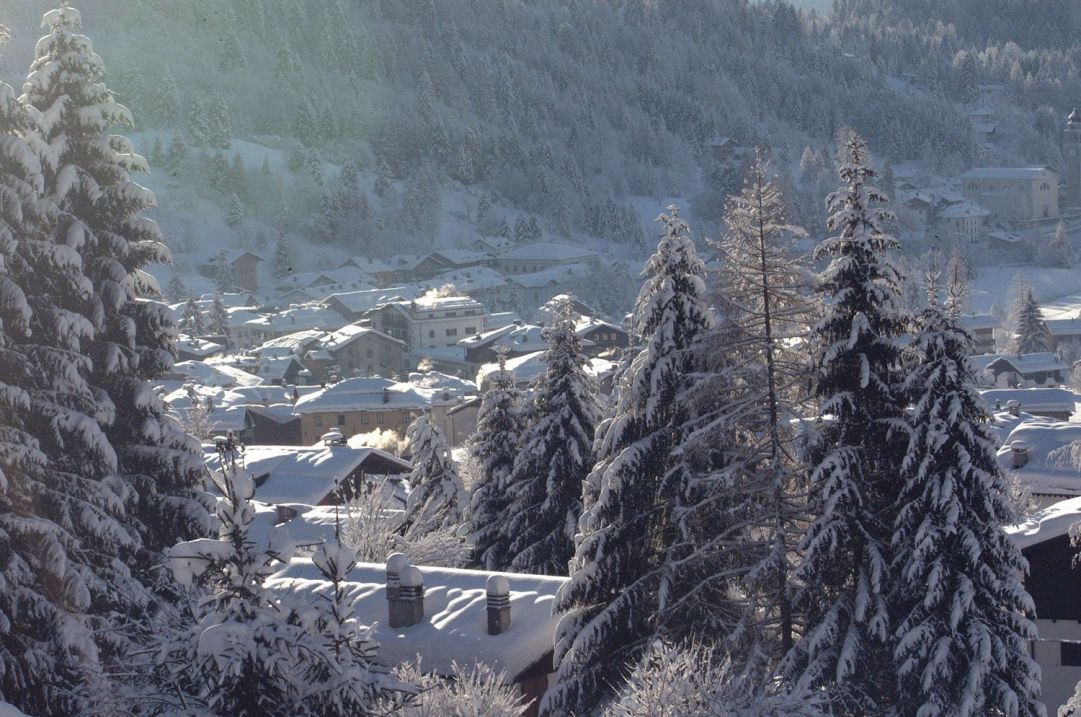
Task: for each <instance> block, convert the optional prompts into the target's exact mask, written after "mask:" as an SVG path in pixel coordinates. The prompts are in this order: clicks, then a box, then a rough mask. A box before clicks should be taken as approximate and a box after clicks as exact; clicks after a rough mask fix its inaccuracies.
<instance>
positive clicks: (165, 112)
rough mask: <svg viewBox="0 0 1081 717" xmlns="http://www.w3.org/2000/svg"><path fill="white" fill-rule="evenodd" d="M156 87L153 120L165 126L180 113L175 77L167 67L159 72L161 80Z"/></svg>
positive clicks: (178, 92) (178, 91) (178, 93)
mask: <svg viewBox="0 0 1081 717" xmlns="http://www.w3.org/2000/svg"><path fill="white" fill-rule="evenodd" d="M156 89H157V92H156V93H155V96H154V107H153V112H154V120H155V121H156V122H157V124H158V126H166V125H168V124H170V123H172V122H174V121H176V117H177V115H178V114H180V90H179V89H177V86H176V78H174V77H173V73H172V72H171V71H170V70H169V68H165V71H164V72H162V73H161V81H160V82H159V83H158V86H157V88H156ZM174 141H175V138H174Z"/></svg>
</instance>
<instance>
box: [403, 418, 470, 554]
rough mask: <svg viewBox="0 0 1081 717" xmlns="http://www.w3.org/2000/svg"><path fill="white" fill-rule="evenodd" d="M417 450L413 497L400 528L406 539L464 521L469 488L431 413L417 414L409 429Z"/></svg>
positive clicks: (411, 483)
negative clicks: (466, 495)
mask: <svg viewBox="0 0 1081 717" xmlns="http://www.w3.org/2000/svg"><path fill="white" fill-rule="evenodd" d="M405 435H406V437H407V438H408V439H409V446H410V451H412V454H413V472H412V473H410V474H409V486H410V488H411V490H410V491H409V499H408V501H407V503H406V506H405V516H404V517H403V519H402V523H401V526H400V527H399V528H398V532H399V533H401V534H402V535H403V536H404V537H405V538H406V540H416V539H417V538H420V537H423V536H424V535H427V534H428V533H432V532H435V531H437V530H443V529H446V528H452V527H453V526H456V525H458V524H459V523H461V522H462V513H463V511H464V509H465V501H466V498H465V488H464V486H463V485H462V479H461V477H460V476H459V475H458V466H457V465H456V464H455V463H454V459H453V458H451V457H450V447H449V446H447V439H446V438H445V437H444V436H443V431H442V430H440V428H439V426H437V425H435V424H434V423H432V419H431V417H430V416H428V415H426V414H421V415H420V416H417V417H416V418H415V419H414V420H413V422H412V423H410V424H409V427H408V428H407V429H406V432H405Z"/></svg>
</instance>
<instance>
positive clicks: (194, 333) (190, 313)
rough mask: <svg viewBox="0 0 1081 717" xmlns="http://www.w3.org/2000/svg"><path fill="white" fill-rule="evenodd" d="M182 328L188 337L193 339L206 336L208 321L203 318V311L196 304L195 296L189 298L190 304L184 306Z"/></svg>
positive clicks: (181, 320)
mask: <svg viewBox="0 0 1081 717" xmlns="http://www.w3.org/2000/svg"><path fill="white" fill-rule="evenodd" d="M180 328H182V329H184V331H185V332H187V334H188V336H191V337H192V338H198V337H200V336H204V335H206V321H205V319H204V318H203V311H202V309H200V308H199V305H198V304H196V303H195V297H194V296H189V297H188V302H187V303H186V304H184V315H183V316H182V317H181V319H180Z"/></svg>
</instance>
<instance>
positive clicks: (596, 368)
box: [477, 351, 616, 393]
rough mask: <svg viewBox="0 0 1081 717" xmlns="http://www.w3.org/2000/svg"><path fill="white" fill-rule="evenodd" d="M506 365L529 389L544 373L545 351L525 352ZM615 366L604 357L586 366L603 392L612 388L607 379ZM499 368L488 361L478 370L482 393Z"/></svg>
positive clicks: (517, 380) (524, 386)
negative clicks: (534, 380)
mask: <svg viewBox="0 0 1081 717" xmlns="http://www.w3.org/2000/svg"><path fill="white" fill-rule="evenodd" d="M506 366H507V371H509V372H510V374H511V376H513V377H514V382H515V384H517V385H518V387H519V388H521V389H527V388H529V385H530V384H531V383H532V382H533V379H535V378H536V377H537V376H540V375H541V374H542V373H544V370H545V364H544V351H535V352H533V353H531V354H523V355H521V356H516V357H514V358H512V359H508V360H507V363H506ZM615 367H616V364H615V362H613V361H608V360H606V359H602V358H593V359H590V361H589V365H588V366H586V371H588V372H589V373H591V374H592V375H593V376H594V378H596V379H597V380H598V381H599V382H600V388H601V392H602V393H607V392H608V390H609V389H610V384H609V383H608V382H607V380H606V379H608V378H610V377H611V375H612V372H613V371H614V370H615ZM498 370H499V364H497V363H486V364H484V365H483V366H481V367H480V369H479V370H478V371H477V386H479V387H480V390H481V393H483V392H484V391H486V390H487V389H488V386H489V384H490V378H491V375H492V374H493V373H495V372H496V371H498Z"/></svg>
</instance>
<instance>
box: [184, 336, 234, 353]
mask: <svg viewBox="0 0 1081 717" xmlns="http://www.w3.org/2000/svg"><path fill="white" fill-rule="evenodd" d="M176 347H177V349H178V350H180V351H183V352H184V353H186V354H191V355H192V356H198V357H200V358H205V357H207V356H210V355H212V354H216V353H218V352H219V351H224V350H225V347H224V346H222V345H221V344H216V343H214V342H213V341H207V340H206V339H200V338H196V337H193V336H188V335H187V334H180V335H179V336H177V337H176Z"/></svg>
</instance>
